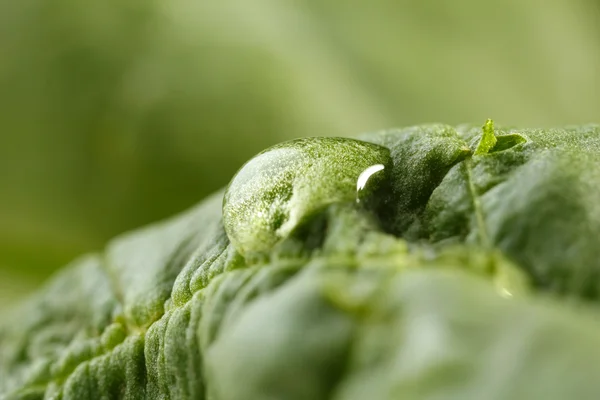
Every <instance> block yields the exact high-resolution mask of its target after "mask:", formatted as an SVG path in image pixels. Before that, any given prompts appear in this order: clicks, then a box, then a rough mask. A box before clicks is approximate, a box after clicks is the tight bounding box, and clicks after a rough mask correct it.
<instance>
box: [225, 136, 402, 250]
mask: <svg viewBox="0 0 600 400" xmlns="http://www.w3.org/2000/svg"><path fill="white" fill-rule="evenodd" d="M386 165H391V157H390V151H389V149H387V148H386V147H382V146H379V145H376V144H373V143H368V142H363V141H360V140H355V139H345V138H303V139H296V140H292V141H289V142H285V143H281V144H279V145H276V146H274V147H272V148H270V149H267V150H265V151H263V152H262V153H260V154H258V155H257V156H256V157H254V158H253V159H251V160H250V161H248V162H247V163H246V164H245V165H244V166H243V167H242V168H241V169H240V170H239V171H238V173H237V174H236V175H235V176H234V178H233V179H232V181H231V183H230V184H229V186H228V187H227V190H226V192H225V196H224V199H223V225H224V227H225V231H226V232H227V235H228V237H229V239H230V240H231V243H232V244H233V245H234V247H235V248H236V250H238V251H239V252H240V253H241V254H242V255H244V256H245V257H247V256H250V257H258V258H260V257H262V256H264V255H265V254H269V251H270V250H271V249H272V248H273V246H275V245H276V244H277V243H278V242H280V241H281V240H283V239H285V238H287V237H289V236H290V235H291V234H292V233H293V232H295V231H296V230H297V229H298V228H299V227H300V226H303V225H304V224H305V223H307V222H308V221H310V220H311V218H312V217H313V216H315V215H316V214H318V213H319V212H321V211H322V210H323V209H325V208H326V207H327V206H329V205H331V204H335V203H340V202H352V201H354V200H355V198H356V196H357V190H359V191H360V192H363V193H362V194H361V196H366V195H367V193H371V189H373V190H374V189H376V188H377V187H378V185H375V182H373V180H374V178H373V179H371V180H369V178H370V177H371V176H372V175H373V174H375V173H377V172H378V171H381V170H382V169H384V168H385V166H386ZM357 176H362V178H361V177H359V180H360V182H358V183H357V181H356V179H357V178H356V177H357ZM367 181H369V182H368V185H367ZM359 184H360V185H359ZM367 186H368V187H367Z"/></svg>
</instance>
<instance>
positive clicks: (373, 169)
mask: <svg viewBox="0 0 600 400" xmlns="http://www.w3.org/2000/svg"><path fill="white" fill-rule="evenodd" d="M384 169H385V165H383V164H375V165H371V166H370V167H368V168H367V169H365V170H364V171H363V172H361V174H360V175H359V176H358V179H357V180H356V202H357V203H360V193H361V191H362V190H364V189H365V187H366V186H367V182H368V181H369V178H371V176H373V175H374V174H376V173H377V172H379V171H383V170H384Z"/></svg>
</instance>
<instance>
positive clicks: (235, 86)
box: [0, 0, 600, 307]
mask: <svg viewBox="0 0 600 400" xmlns="http://www.w3.org/2000/svg"><path fill="white" fill-rule="evenodd" d="M488 117H492V118H494V119H495V120H496V121H497V122H498V123H503V124H511V125H525V126H552V125H564V124H580V123H587V122H600V2H598V1H596V0H552V1H547V0H525V1H524V0H504V1H502V2H485V1H480V0H447V1H442V0H438V1H434V0H420V1H403V0H394V1H392V0H369V1H353V0H287V1H282V0H218V1H217V0H212V1H203V0H169V1H158V0H102V1H101V0H18V1H15V0H0V304H1V305H0V307H4V306H6V305H7V304H10V303H11V302H13V301H15V300H16V299H18V298H20V297H22V296H24V295H25V294H26V293H27V292H29V291H30V290H32V289H33V288H35V287H36V286H37V285H39V284H40V283H41V282H42V281H43V280H44V279H46V278H47V277H48V276H49V275H50V274H51V273H52V272H53V271H54V270H55V269H56V268H59V267H60V266H61V265H63V264H65V263H67V262H68V261H69V260H71V259H72V258H73V257H75V256H77V255H78V254H81V253H84V252H88V251H95V250H101V249H102V248H103V246H104V245H105V243H106V241H107V240H108V239H109V238H110V237H112V236H114V235H116V234H118V233H120V232H123V231H126V230H129V229H132V228H135V227H138V226H140V225H143V224H146V223H149V222H152V221H155V220H157V219H161V218H164V217H167V216H169V215H171V214H173V213H176V212H178V211H181V210H184V209H185V208H187V207H189V206H191V205H193V204H194V203H196V202H198V201H199V200H200V199H202V198H203V197H204V196H205V195H207V194H208V193H210V192H212V191H214V190H216V189H218V188H219V187H221V186H223V185H225V184H226V183H227V182H228V180H229V178H230V177H231V176H232V174H233V173H234V172H235V171H236V170H237V169H238V168H239V167H240V166H241V165H242V163H243V162H244V161H245V160H247V159H248V158H249V157H251V156H252V155H253V154H255V153H256V152H258V151H259V150H261V149H263V148H265V147H266V146H269V145H271V144H274V143H276V142H279V141H282V140H285V139H290V138H294V137H299V136H314V135H332V136H340V135H343V136H347V135H354V134H358V133H361V132H364V131H372V130H378V129H381V128H386V127H393V126H402V125H409V124H417V123H425V122H447V123H451V124H456V123H461V122H477V123H483V122H484V120H485V119H486V118H488Z"/></svg>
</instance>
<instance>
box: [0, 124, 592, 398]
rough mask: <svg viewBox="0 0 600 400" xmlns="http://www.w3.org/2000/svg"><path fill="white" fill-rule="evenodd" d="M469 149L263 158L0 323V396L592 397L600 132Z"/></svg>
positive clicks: (413, 138) (507, 137) (427, 142)
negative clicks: (221, 188) (218, 189)
mask: <svg viewBox="0 0 600 400" xmlns="http://www.w3.org/2000/svg"><path fill="white" fill-rule="evenodd" d="M490 134H491V135H493V136H494V137H495V138H496V139H495V140H496V142H495V144H492V145H490V144H489V143H491V142H489V135H490ZM486 135H488V139H485V140H488V145H485V146H484V147H486V150H485V152H483V153H479V154H478V153H477V151H475V152H473V151H471V149H472V148H473V147H474V146H473V144H474V143H480V144H481V142H482V141H485V140H484V139H481V140H480V136H481V129H480V128H479V127H476V126H467V125H465V126H460V127H457V128H453V127H450V126H447V125H440V124H434V125H425V126H418V127H409V128H404V129H396V130H388V131H382V132H376V133H372V134H366V135H363V136H362V137H361V139H362V140H361V141H359V140H354V139H323V138H321V139H319V138H312V139H302V140H300V141H296V142H291V143H284V144H282V145H278V146H276V147H274V148H272V149H268V150H267V151H265V152H263V153H260V154H259V155H258V156H257V157H256V158H255V159H253V160H251V161H249V163H248V164H246V166H245V167H243V168H242V169H241V170H240V172H239V173H238V175H237V176H236V177H235V178H234V179H233V180H232V183H231V184H230V186H229V188H228V189H227V190H226V191H225V192H223V191H221V192H217V193H215V194H214V195H212V196H210V197H209V198H207V199H206V200H204V201H203V202H201V203H200V204H199V205H198V206H196V207H194V208H193V209H191V210H190V211H188V212H186V213H183V214H181V215H179V216H176V217H174V218H172V219H170V220H168V221H164V222H161V223H158V224H156V225H153V226H150V227H147V228H144V229H141V230H139V231H136V232H133V233H129V234H125V235H122V236H120V237H118V238H116V239H114V240H113V241H112V242H111V243H110V244H109V245H108V246H107V248H106V250H105V251H104V252H102V253H101V254H96V255H89V256H86V257H83V258H81V259H79V260H76V261H75V262H73V263H72V264H70V265H69V266H67V267H65V269H64V270H63V271H61V272H60V273H59V274H57V276H55V277H54V278H53V279H52V280H51V281H50V282H48V284H47V285H46V286H45V287H44V288H43V289H42V290H41V291H40V292H38V293H37V294H36V295H35V296H33V297H32V298H30V299H29V300H28V301H26V302H24V303H23V304H21V305H20V306H19V307H17V308H14V309H13V310H12V311H10V312H9V313H7V314H5V315H4V316H3V318H2V319H1V320H0V396H1V397H2V398H7V399H11V400H12V399H43V398H56V399H61V400H69V399H77V400H81V399H107V398H109V399H138V398H139V399H190V400H191V399H210V400H221V399H222V400H235V399H243V400H252V399H257V400H258V399H265V398H274V399H279V398H283V399H316V400H318V399H335V400H350V399H370V398H373V399H397V398H407V399H435V398H441V397H443V398H450V399H457V400H458V399H461V400H469V399H473V400H475V399H477V400H478V399H482V398H510V399H516V400H520V399H523V400H529V399H535V398H544V399H549V400H554V399H556V400H559V399H564V398H577V399H595V398H596V397H597V393H598V392H600V386H599V385H600V383H599V381H598V379H596V378H597V376H596V375H597V373H596V366H597V365H598V364H599V363H600V350H598V349H600V321H599V319H598V315H597V314H598V311H597V301H598V298H599V295H600V292H599V290H600V289H599V286H598V285H599V283H598V282H599V278H600V264H599V263H600V261H599V260H600V253H599V250H598V246H597V243H596V242H597V238H598V237H600V202H598V199H599V198H600V188H599V187H598V185H597V182H599V181H600V161H599V158H598V155H599V154H600V127H599V126H596V125H590V126H581V127H570V128H562V129H546V130H538V129H515V128H502V127H499V128H495V130H494V129H493V127H492V126H491V123H488V124H487V125H486V128H485V129H484V134H483V137H484V138H485V136H486ZM477 147H478V148H479V147H480V145H478V146H477ZM373 165H381V166H383V167H384V168H383V169H381V168H379V167H378V168H377V169H370V167H372V166H373ZM365 170H366V171H367V172H368V173H367V174H366V175H365ZM378 174H379V175H378ZM367 178H369V179H367ZM357 189H359V190H363V191H365V192H364V196H363V195H362V193H361V192H359V193H358V197H357V192H356V191H357ZM223 200H225V201H223ZM269 213H270V214H269ZM294 213H296V214H294ZM290 221H291V222H290ZM286 224H288V225H289V227H288V228H286V229H285V230H283V231H278V229H279V228H281V227H283V226H286ZM257 254H258V255H260V256H257Z"/></svg>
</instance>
